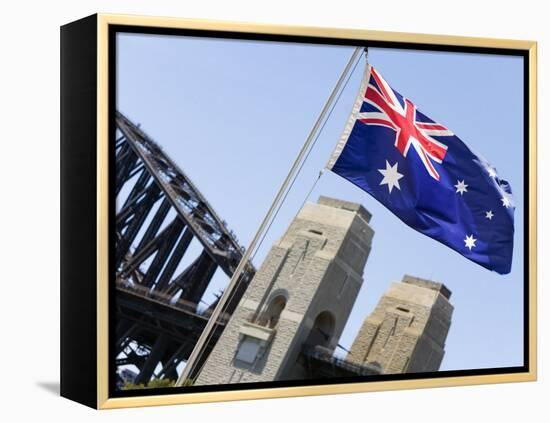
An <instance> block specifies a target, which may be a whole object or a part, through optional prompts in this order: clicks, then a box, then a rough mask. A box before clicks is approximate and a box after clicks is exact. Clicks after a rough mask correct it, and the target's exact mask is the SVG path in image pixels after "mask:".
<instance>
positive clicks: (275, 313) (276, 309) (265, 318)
mask: <svg viewBox="0 0 550 423" xmlns="http://www.w3.org/2000/svg"><path fill="white" fill-rule="evenodd" d="M285 306H286V298H285V296H284V295H278V296H276V297H275V298H273V299H272V300H271V302H270V303H269V306H268V307H267V309H266V310H265V311H264V312H263V313H262V315H261V316H260V319H259V321H258V323H259V324H260V325H261V326H268V327H269V328H271V329H273V328H274V327H275V326H277V323H279V318H280V317H281V313H282V312H283V310H284V308H285Z"/></svg>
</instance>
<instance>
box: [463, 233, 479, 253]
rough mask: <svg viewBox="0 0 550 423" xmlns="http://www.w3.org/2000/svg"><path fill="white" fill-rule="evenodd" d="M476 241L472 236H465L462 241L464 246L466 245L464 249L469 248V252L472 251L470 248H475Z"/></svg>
mask: <svg viewBox="0 0 550 423" xmlns="http://www.w3.org/2000/svg"><path fill="white" fill-rule="evenodd" d="M476 241H477V239H475V238H474V235H473V234H472V235H469V236H466V238H465V239H464V244H466V248H469V249H470V251H472V248H473V247H475V246H476Z"/></svg>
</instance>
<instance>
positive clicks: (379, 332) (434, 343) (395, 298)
mask: <svg viewBox="0 0 550 423" xmlns="http://www.w3.org/2000/svg"><path fill="white" fill-rule="evenodd" d="M450 297H451V291H449V289H447V287H445V285H443V284H441V283H437V282H433V281H430V280H426V279H420V278H415V277H413V276H408V275H405V276H404V277H403V280H402V281H401V282H394V283H392V284H391V285H390V287H389V288H388V290H387V291H386V292H385V294H384V296H383V297H382V298H381V299H380V301H379V302H378V305H377V306H376V308H375V309H374V311H373V312H372V314H371V315H370V316H368V317H367V318H366V319H365V322H364V323H363V326H362V327H361V329H360V330H359V333H358V335H357V337H356V338H355V340H354V342H353V344H352V347H351V350H350V353H349V354H348V357H347V359H348V360H349V361H351V362H354V363H355V364H358V365H364V364H370V365H378V366H380V368H381V371H382V373H386V374H392V373H413V372H433V371H437V370H439V366H440V365H441V361H442V360H443V355H444V354H445V339H446V338H447V333H448V332H449V327H450V325H451V316H452V313H453V306H452V305H451V303H450V302H449V298H450Z"/></svg>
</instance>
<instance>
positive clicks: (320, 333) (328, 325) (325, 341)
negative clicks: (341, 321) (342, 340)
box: [306, 311, 335, 348]
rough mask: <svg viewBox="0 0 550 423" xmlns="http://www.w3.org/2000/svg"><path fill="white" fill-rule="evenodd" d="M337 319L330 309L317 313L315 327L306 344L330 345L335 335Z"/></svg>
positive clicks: (310, 345) (313, 345) (311, 345)
mask: <svg viewBox="0 0 550 423" xmlns="http://www.w3.org/2000/svg"><path fill="white" fill-rule="evenodd" d="M334 327H335V320H334V316H333V315H332V313H331V312H330V311H323V312H321V313H319V314H318V315H317V317H316V318H315V322H313V327H312V328H311V332H310V333H309V336H308V337H307V340H306V345H307V346H309V347H315V346H317V345H320V346H321V347H325V348H326V347H328V346H329V345H330V343H331V341H332V336H333V335H334Z"/></svg>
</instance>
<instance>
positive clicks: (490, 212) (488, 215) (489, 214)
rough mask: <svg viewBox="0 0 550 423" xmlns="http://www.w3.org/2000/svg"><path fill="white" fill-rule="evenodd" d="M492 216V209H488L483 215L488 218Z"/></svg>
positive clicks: (490, 218)
mask: <svg viewBox="0 0 550 423" xmlns="http://www.w3.org/2000/svg"><path fill="white" fill-rule="evenodd" d="M493 216H494V213H493V211H492V210H489V211H486V212H485V217H486V218H487V219H489V220H492V219H493Z"/></svg>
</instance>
